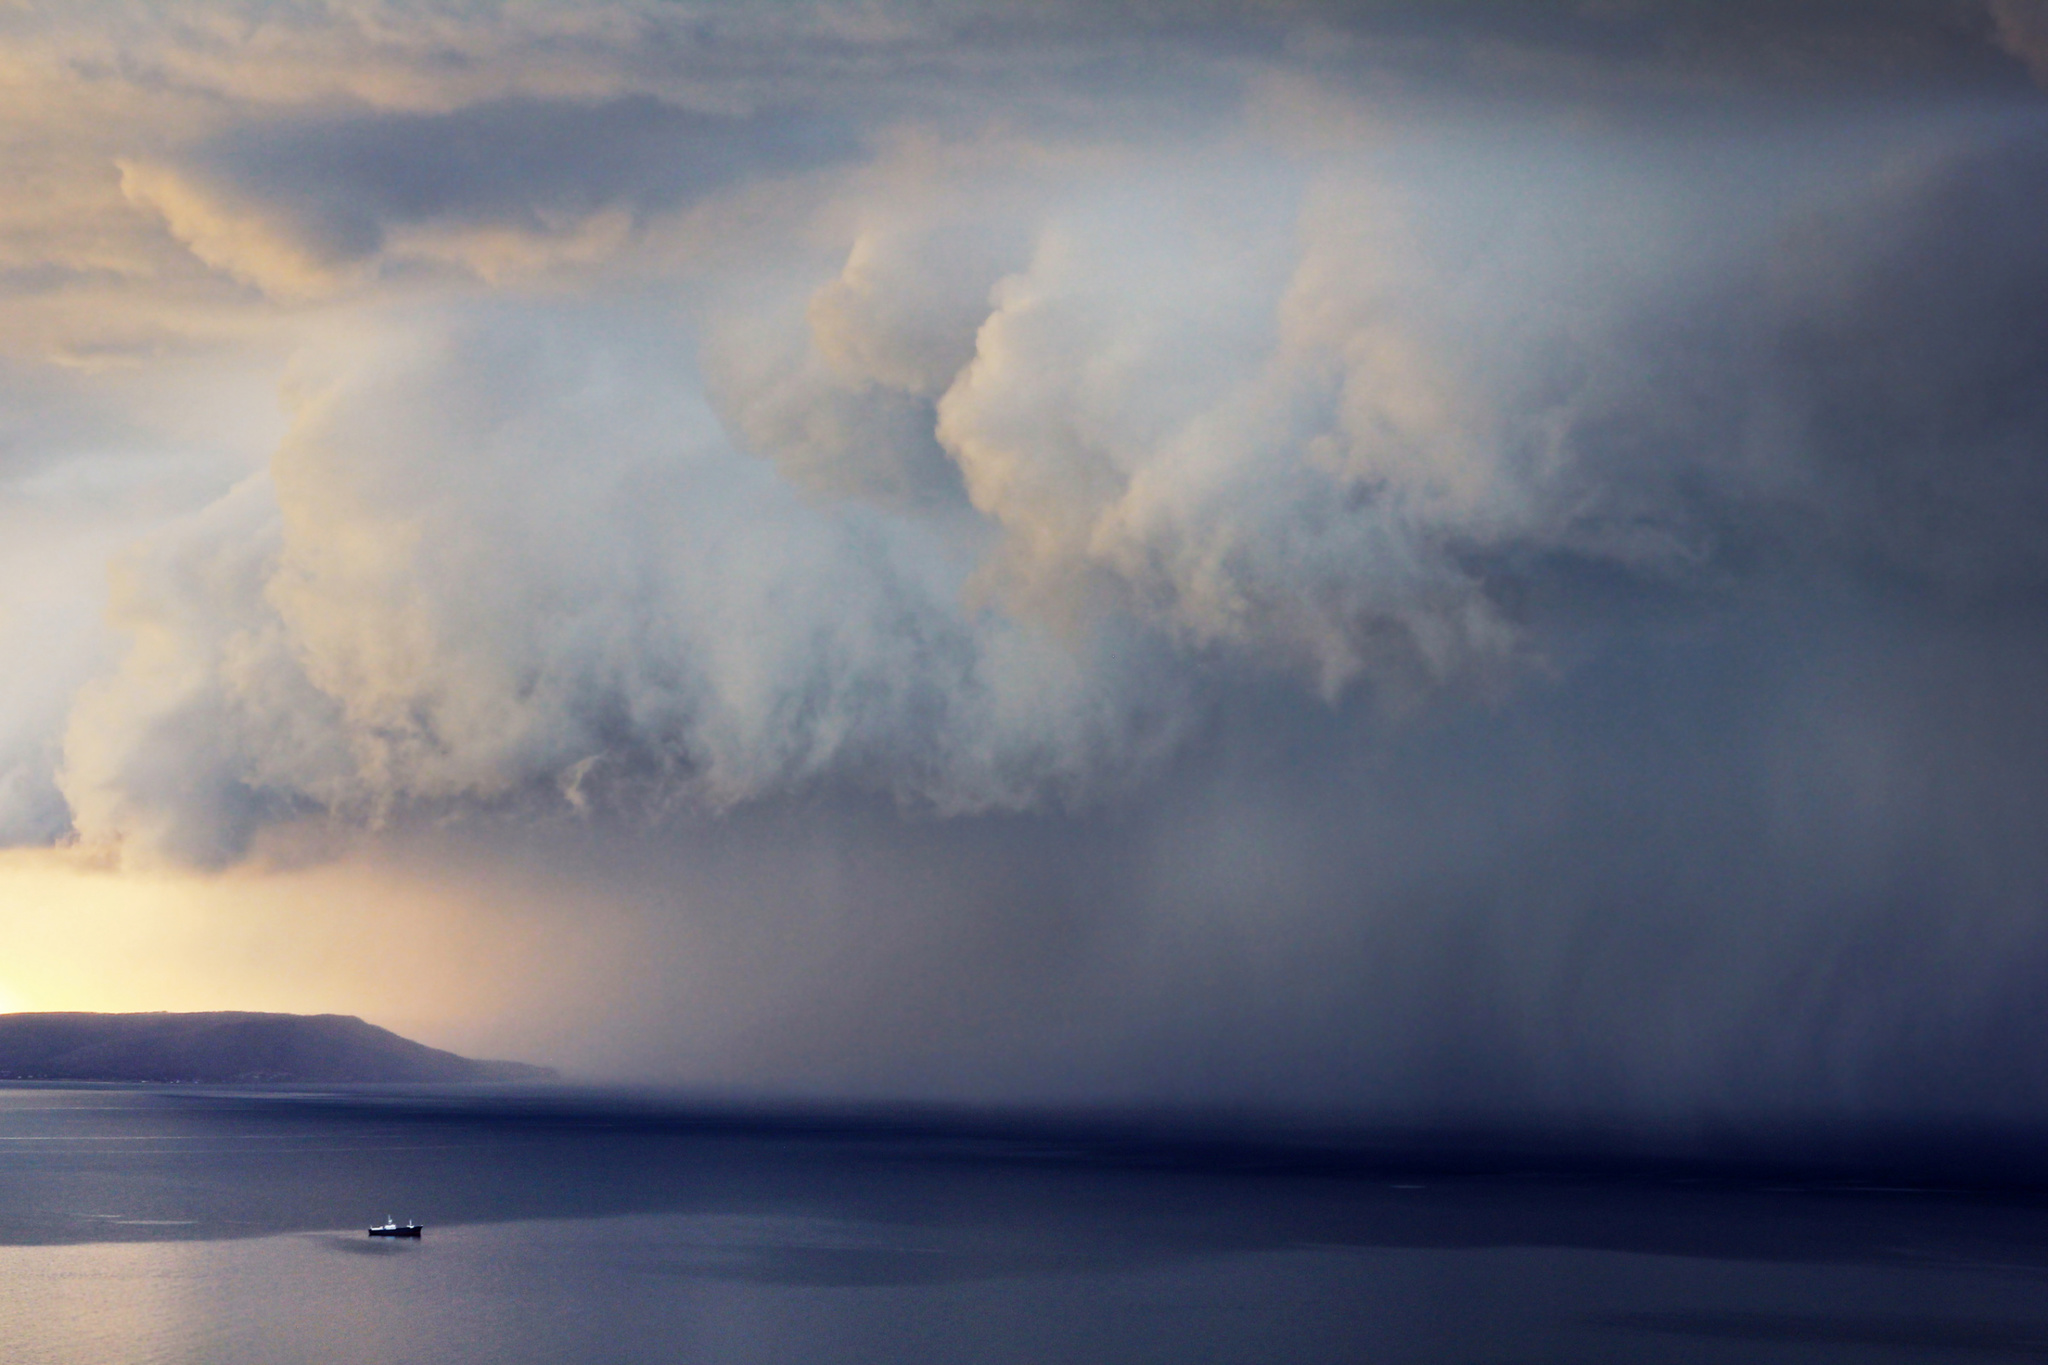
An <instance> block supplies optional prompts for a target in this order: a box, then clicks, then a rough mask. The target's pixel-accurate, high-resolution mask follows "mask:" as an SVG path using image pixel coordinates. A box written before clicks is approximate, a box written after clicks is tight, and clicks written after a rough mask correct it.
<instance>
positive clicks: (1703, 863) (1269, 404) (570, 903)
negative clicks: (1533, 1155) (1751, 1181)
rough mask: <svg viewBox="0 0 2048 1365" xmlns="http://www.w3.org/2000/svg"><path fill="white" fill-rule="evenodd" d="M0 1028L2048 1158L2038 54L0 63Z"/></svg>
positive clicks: (582, 16) (421, 0) (1536, 22)
mask: <svg viewBox="0 0 2048 1365" xmlns="http://www.w3.org/2000/svg"><path fill="white" fill-rule="evenodd" d="M0 184H4V185H5V186H6V187H7V188H6V189H5V191H4V192H0V658H4V659H5V660H6V661H7V663H6V666H5V668H4V669H0V1008H17V1009H106V1010H128V1009H233V1008H244V1009H281V1010H296V1011H306V1012H315V1011H337V1012H342V1013H350V1014H360V1015H363V1016H364V1017H366V1018H370V1019H371V1020H372V1021H373V1022H377V1023H381V1024H385V1025H387V1026H389V1027H392V1028H395V1029H398V1030H399V1031H401V1032H404V1033H407V1034H409V1035H411V1036H415V1037H419V1038H422V1039H423V1040H425V1041H429V1042H433V1043H436V1044H439V1045H443V1046H451V1047H457V1048H460V1049H462V1050H465V1051H470V1052H474V1053H483V1054H486V1055H498V1056H517V1057H523V1058H527V1059H530V1060H536V1061H543V1062H551V1063H555V1064H558V1065H561V1066H563V1067H564V1068H566V1069H568V1070H569V1071H570V1072H571V1074H574V1075H577V1076H583V1077H590V1078H598V1079H642V1080H657V1081H662V1082H667V1083H675V1084H681V1085H686V1086H691V1087H696V1088H699V1089H702V1090H706V1091H714V1092H719V1093H746V1094H773V1095H807V1096H850V1097H897V1098H917V1099H941V1100H973V1101H989V1100H994V1101H1005V1102H1075V1101H1079V1102H1088V1103H1098V1102H1111V1103H1124V1102H1131V1103H1147V1102H1169V1103H1185V1104H1202V1105H1218V1104H1220V1105H1228V1106H1252V1107H1258V1106H1280V1107H1290V1108H1297V1109H1298V1108H1302V1107H1310V1108H1322V1109H1335V1110H1341V1111H1344V1112H1347V1113H1360V1114H1368V1115H1374V1116H1379V1117H1383V1118H1385V1117H1392V1118H1401V1119H1404V1120H1405V1119H1426V1120H1444V1119H1466V1118H1482V1119H1503V1118H1511V1119H1516V1120H1522V1119H1530V1118H1534V1119H1537V1120H1541V1121H1546V1122H1552V1121H1587V1122H1594V1121H1599V1122H1607V1121H1630V1122H1649V1123H1665V1124H1676V1125H1680V1126H1685V1125H1707V1126H1711V1125H1716V1124H1722V1125H1726V1124H1741V1123H1754V1122H1766V1121H1777V1120H1779V1119H1782V1118H1785V1117H1787V1116H1791V1117H1804V1118H1815V1119H1818V1120H1821V1121H1825V1122H1829V1123H1838V1124H1843V1125H1850V1126H1854V1125H1857V1124H1867V1123H1880V1122H1891V1121H1895V1120H1899V1119H1908V1120H1921V1119H1930V1118H1931V1119H1936V1120H1946V1119H1948V1118H1965V1119H1984V1120H2000V1121H2003V1120H2024V1121H2029V1122H2031V1121H2038V1120H2048V1052H2044V1051H2043V1050H2042V1048H2041V1046H2040V1039H2041V1037H2042V1036H2043V1029H2042V1026H2043V1024H2044V1023H2048V1018H2044V1005H2043V1003H2042V1002H2043V1001H2044V1000H2048V992H2044V990H2043V989H2042V987H2043V984H2044V977H2048V840H2044V839H2043V838H2042V837H2041V831H2042V829H2043V828H2044V827H2048V693H2044V687H2043V682H2044V680H2048V610H2044V608H2048V535H2044V534H2043V530H2042V528H2043V527H2044V526H2048V382H2044V377H2048V248H2044V246H2043V241H2042V235H2041V224H2042V223H2043V221H2044V212H2048V4H2044V3H2040V0H1883V2H1882V3H1856V4H1851V3H1847V0H1792V2H1791V3H1762V2H1761V0H1758V2H1757V3H1748V2H1747V0H1738V2H1737V3H1729V4H1711V5H1710V4H1703V3H1693V2H1691V0H1582V2H1581V3H1564V2H1563V0H1560V2H1559V3H1553V4H1521V3H1507V0H1449V2H1448V3H1422V2H1421V0H1377V2H1374V0H1358V2H1357V3H1334V2H1332V3H1318V2H1317V0H1267V2H1266V3H1252V2H1250V0H1244V2H1235V0H1190V2H1189V3H1183V4H1163V3H1148V2H1146V0H1130V2H1129V3H1090V4H1081V3H1060V2H1058V0H1050V2H1041V3H1010V2H1009V0H970V2H968V3H950V4H938V3H921V2H919V0H869V2H868V3H851V2H850V0H849V2H848V3H814V4H790V3H776V4H768V3H757V2H756V0H722V2H719V3H692V2H690V0H593V3H587V4H566V3H540V2H538V0H528V2H525V3H520V2H518V0H276V2H275V3H257V2H256V0H164V2H163V3H153V4H137V3H125V2H117V0H68V2H67V3H61V4H59V3H44V2H43V0H10V2H9V3H5V4H0Z"/></svg>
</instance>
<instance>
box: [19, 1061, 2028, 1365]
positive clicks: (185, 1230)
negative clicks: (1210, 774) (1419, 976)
mask: <svg viewBox="0 0 2048 1365" xmlns="http://www.w3.org/2000/svg"><path fill="white" fill-rule="evenodd" d="M1404 1141H1406V1142H1407V1145H1405V1146H1404V1145H1402V1144H1401V1143H1381V1144H1379V1145H1377V1146H1375V1145H1374V1144H1373V1143H1372V1142H1370V1141H1365V1142H1359V1141H1347V1140H1339V1139H1338V1138H1335V1137H1331V1136H1329V1135H1321V1136H1306V1137H1305V1136H1303V1135H1301V1134H1294V1135H1291V1136H1288V1137H1286V1139H1285V1140H1273V1139H1269V1138H1262V1137H1261V1136H1259V1135H1258V1134H1257V1133H1256V1132H1250V1131H1247V1130H1230V1131H1221V1130H1218V1129H1215V1128H1213V1127H1212V1128H1206V1129H1205V1128H1201V1127H1199V1126H1194V1127H1190V1126H1187V1125H1182V1126H1179V1127H1176V1126H1175V1124H1174V1123H1172V1122H1168V1121H1166V1120H1150V1121H1146V1122H1137V1121H1124V1120H1114V1121H1112V1120H1110V1119H1098V1120H1088V1119H1081V1118H1074V1117H1072V1116H1068V1117H1063V1118H1059V1119H1056V1120H1055V1119H1044V1118H1033V1117H1031V1116H1028V1115H1000V1114H992V1115H962V1114H952V1113H944V1112H937V1111H929V1112H927V1111H905V1110H840V1111H827V1110H789V1109H774V1108H770V1107H755V1108H749V1107H747V1106H744V1105H732V1104H728V1105H722V1106H721V1105H714V1104H706V1103H696V1102H692V1101H690V1100H688V1099H687V1098H679V1097H674V1096H658V1095H645V1094H620V1093H612V1092H585V1091H575V1090H569V1089H556V1088H546V1087H541V1088H533V1089H522V1088H516V1087H509V1088H505V1089H502V1090H488V1091H478V1090H474V1089H432V1088H416V1087H413V1088H407V1087H399V1088H368V1089H347V1088H340V1089H329V1090H303V1089H302V1090H293V1089H282V1088H267V1089H266V1088H235V1087H220V1088H200V1087H191V1086H116V1085H91V1086H88V1085H58V1084H47V1083H46V1084H11V1085H8V1086H7V1087H6V1088H0V1361H5V1362H8V1363H9V1365H152V1363H154V1362H164V1363H165V1365H171V1363H173V1362H175V1363H176V1365H186V1363H187V1362H190V1363H191V1365H292V1363H294V1362H327V1361H344V1360H350V1361H353V1360H363V1359H372V1360H389V1359H401V1358H402V1359H411V1360H422V1361H434V1362H491V1363H492V1365H521V1363H523V1362H536V1363H537V1362H547V1363H548V1365H563V1362H672V1361H693V1362H694V1361H703V1362H734V1363H735V1365H738V1363H741V1362H744V1363H746V1365H753V1363H754V1362H760V1363H762V1365H767V1363H768V1362H775V1363H776V1365H784V1363H786V1362H821V1363H822V1365H834V1363H837V1362H875V1363H876V1365H881V1363H882V1362H889V1363H890V1365H897V1363H899V1362H940V1361H945V1362H990V1363H1008V1362H1015V1363H1016V1365H1049V1363H1052V1362H1160V1365H1167V1363H1169V1362H1171V1363H1172V1365H1188V1363H1191V1362H1255V1361H1256V1362H1264V1361H1277V1362H1292V1363H1295V1365H1317V1363H1318V1362H1332V1365H1334V1363H1335V1362H1345V1363H1346V1365H1357V1363H1359V1362H1377V1363H1384V1365H1397V1363H1398V1362H1411V1361H1412V1362H1461V1363H1472V1365H1511V1363H1512V1365H1535V1362H1555V1363H1557V1365H1564V1363H1565V1362H1571V1363H1572V1365H1585V1363H1586V1362H1606V1361H1613V1362H1644V1361H1649V1362H1659V1361H1673V1362H1709V1361H1713V1362H1718V1361H1730V1362H1733V1361H1742V1362H1776V1361H1785V1362H1832V1361H1844V1362H1846V1361H1886V1362H1891V1361H1897V1362H1907V1361H1971V1362H1983V1361H2000V1360H2025V1359H2048V1203H2044V1202H2043V1201H2042V1200H2041V1199H2040V1198H2039V1197H2037V1196H2035V1195H2033V1194H2029V1193H2028V1192H2026V1191H2025V1190H2024V1189H2011V1188H2000V1189H1994V1188H1981V1187H1973V1186H1970V1185H1968V1184H1967V1183H1965V1184H1962V1185H1940V1184H1926V1183H1919V1184H1915V1183H1907V1184H1890V1185H1872V1184H1870V1183H1867V1182H1858V1181H1856V1180H1851V1179H1848V1178H1841V1177H1838V1178H1833V1179H1792V1178H1788V1177H1785V1176H1784V1175H1783V1174H1782V1173H1778V1174H1774V1173H1771V1172H1768V1171H1760V1170H1738V1171H1732V1172H1731V1171H1727V1170H1723V1171H1718V1172H1714V1171H1707V1172H1704V1173H1703V1172H1702V1171H1701V1170H1699V1169H1692V1168H1686V1167H1683V1166H1680V1167H1669V1166H1664V1167H1660V1166H1656V1165H1654V1164H1653V1165H1643V1164H1640V1163H1638V1164H1636V1165H1633V1166H1631V1165H1627V1164H1625V1163H1624V1164H1618V1165H1617V1164H1613V1163H1608V1164H1606V1165H1602V1164H1600V1163H1597V1162H1596V1163H1585V1162H1581V1163H1578V1164H1577V1165H1573V1164H1572V1163H1570V1162H1564V1163H1560V1162H1557V1161H1554V1160H1551V1161H1531V1162H1524V1163H1520V1164H1519V1165H1518V1163H1517V1161H1516V1160H1515V1159H1514V1156H1513V1153H1512V1152H1507V1151H1503V1150H1500V1149H1498V1148H1494V1149H1489V1150H1488V1151H1486V1152H1484V1153H1481V1154H1479V1155H1476V1156H1475V1155H1473V1154H1471V1153H1470V1152H1468V1153H1467V1154H1466V1156H1465V1157H1463V1158H1460V1159H1457V1160H1445V1159H1443V1158H1442V1151H1443V1146H1442V1144H1441V1143H1439V1144H1437V1145H1435V1146H1432V1145H1430V1144H1428V1143H1423V1142H1419V1141H1417V1140H1415V1139H1413V1138H1412V1136H1411V1138H1410V1139H1405V1140H1404ZM387 1217H390V1218H396V1219H398V1220H401V1221H406V1220H416V1221H418V1222H419V1223H421V1224H422V1225H424V1228H425V1232H424V1235H423V1236H422V1237H421V1238H420V1240H418V1241H417V1242H413V1241H385V1240H374V1239H371V1238H370V1237H369V1236H368V1235H367V1229H368V1227H369V1226H370V1225H372V1224H375V1223H381V1222H383V1221H384V1220H385V1219H386V1218H387Z"/></svg>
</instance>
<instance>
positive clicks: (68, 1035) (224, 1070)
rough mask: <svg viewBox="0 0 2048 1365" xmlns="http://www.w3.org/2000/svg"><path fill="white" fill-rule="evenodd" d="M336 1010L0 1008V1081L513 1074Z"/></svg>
mask: <svg viewBox="0 0 2048 1365" xmlns="http://www.w3.org/2000/svg"><path fill="white" fill-rule="evenodd" d="M554 1074H555V1073H554V1072H553V1071H552V1070H550V1069H549V1068H547V1067H541V1066H528V1065H526V1064H524V1063H522V1062H480V1061H472V1060H471V1059H469V1058H467V1057H458V1056H457V1055H455V1054H454V1053H452V1052H443V1051H441V1050H440V1049H439V1048H432V1047H427V1046H426V1045H425V1044H422V1043H415V1042H413V1041H412V1040H411V1039H409V1038H401V1037H399V1036H398V1035H397V1034H395V1033H393V1032H391V1031H390V1030H389V1029H382V1028H378V1027H377V1026H376V1025H375V1024H366V1023H364V1022H363V1021H362V1020H360V1019H357V1018H355V1017H354V1016H353V1015H346V1014H245V1013H236V1012H222V1013H212V1014H162V1013H158V1014H0V1080H63V1081H206V1082H225V1081H298V1082H335V1081H384V1082H392V1081H439V1082H448V1081H523V1080H543V1079H546V1078H548V1077H551V1076H553V1075H554Z"/></svg>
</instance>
